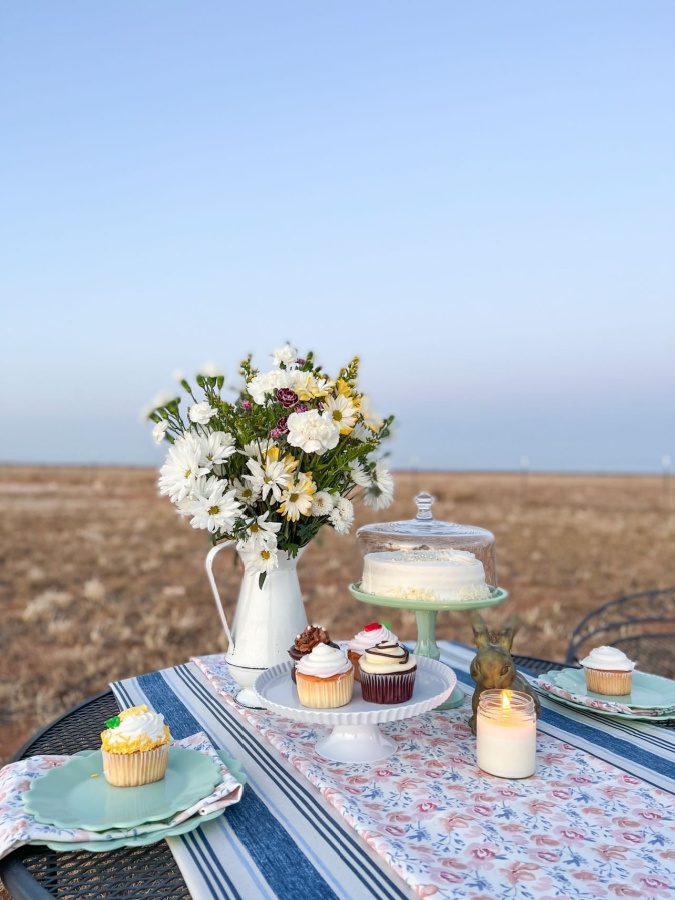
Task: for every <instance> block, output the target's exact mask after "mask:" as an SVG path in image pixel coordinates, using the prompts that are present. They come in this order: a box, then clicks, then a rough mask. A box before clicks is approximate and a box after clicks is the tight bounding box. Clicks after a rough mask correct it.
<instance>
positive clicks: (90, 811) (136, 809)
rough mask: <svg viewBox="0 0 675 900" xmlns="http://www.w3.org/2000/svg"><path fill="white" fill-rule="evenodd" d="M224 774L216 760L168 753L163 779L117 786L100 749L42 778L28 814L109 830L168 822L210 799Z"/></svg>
mask: <svg viewBox="0 0 675 900" xmlns="http://www.w3.org/2000/svg"><path fill="white" fill-rule="evenodd" d="M219 779H220V775H219V772H218V767H217V766H216V764H215V763H214V761H213V760H212V759H209V758H208V756H205V755H204V754H203V753H198V752H196V751H195V750H184V749H182V748H179V747H171V748H170V749H169V764H168V766H167V770H166V775H165V776H164V778H162V780H161V781H155V782H154V783H153V784H143V785H140V786H139V787H127V788H122V787H113V786H112V785H110V784H108V782H107V781H106V780H105V776H104V775H103V758H102V756H101V751H100V750H91V751H90V752H88V753H82V754H78V755H77V756H74V757H73V758H72V759H71V760H70V761H69V762H67V763H66V764H65V765H63V766H59V767H58V768H56V769H51V770H50V771H49V772H47V774H46V775H43V776H42V778H38V779H37V780H36V781H34V782H33V784H32V785H31V787H30V790H28V791H27V792H26V793H25V794H24V795H23V802H24V806H25V807H26V810H27V811H28V812H29V813H31V815H32V816H34V818H35V819H36V820H37V821H38V822H42V823H43V824H47V825H58V826H60V827H61V828H85V829H86V830H87V831H108V830H109V829H112V828H134V827H136V826H137V825H143V824H145V823H146V822H157V821H161V820H163V819H168V818H170V817H171V816H172V815H174V814H175V813H177V812H179V811H180V810H182V809H187V808H188V807H189V806H192V805H193V804H194V803H198V802H199V801H200V800H201V799H202V798H203V797H206V796H208V795H209V794H210V793H211V791H212V789H213V788H214V787H215V785H216V784H218V781H219Z"/></svg>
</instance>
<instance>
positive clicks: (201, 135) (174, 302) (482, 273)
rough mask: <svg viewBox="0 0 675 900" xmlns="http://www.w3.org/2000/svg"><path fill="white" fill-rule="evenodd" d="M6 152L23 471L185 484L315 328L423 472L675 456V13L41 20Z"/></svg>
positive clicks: (478, 6) (339, 7)
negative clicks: (228, 392)
mask: <svg viewBox="0 0 675 900" xmlns="http://www.w3.org/2000/svg"><path fill="white" fill-rule="evenodd" d="M0 134H1V135H2V139H1V140H0V197H1V198H2V199H1V201H0V294H1V296H2V308H3V312H2V334H3V337H4V340H3V351H2V355H1V359H0V377H2V379H3V384H4V385H5V386H7V385H10V386H11V387H10V389H7V388H6V391H5V392H4V395H3V406H4V407H5V408H4V415H3V417H2V418H3V425H4V427H3V438H2V444H1V449H0V459H2V460H5V461H15V462H22V461H46V462H48V461H52V462H119V463H127V462H128V463H151V464H152V463H154V462H157V461H158V460H159V458H160V454H159V453H158V451H157V450H156V449H155V448H154V447H153V445H152V444H151V442H150V440H149V435H148V434H146V433H145V432H144V430H143V428H142V427H141V426H140V425H139V423H138V409H139V408H140V407H141V406H142V405H143V404H144V403H145V402H146V400H147V398H148V397H149V396H150V395H152V394H154V393H155V391H156V390H158V389H160V388H162V387H164V386H167V385H170V384H171V372H172V371H173V370H174V369H182V370H184V371H186V372H189V371H191V370H192V369H193V368H194V367H196V366H197V365H198V364H199V363H201V362H203V361H204V360H207V359H214V360H217V361H219V362H221V363H222V365H223V366H224V367H225V369H226V371H227V372H228V373H230V374H232V373H233V372H234V370H235V368H236V363H237V361H238V359H239V358H240V357H241V356H242V355H243V354H244V353H245V352H246V351H248V350H252V351H255V352H256V354H257V358H258V360H259V361H261V362H263V363H264V361H265V354H267V353H268V352H269V350H271V348H272V347H274V346H276V345H278V344H279V343H281V342H283V340H285V339H286V338H287V337H290V338H292V339H293V341H294V342H295V343H297V344H298V345H299V346H301V347H306V346H313V347H315V348H316V350H317V352H318V355H319V356H320V358H321V359H322V360H323V361H324V362H325V363H326V365H327V367H328V368H331V367H332V368H335V367H337V366H338V365H339V364H340V362H341V361H342V360H343V359H346V358H348V357H349V356H350V355H351V354H353V353H355V352H358V353H360V354H361V356H362V358H363V383H364V386H365V387H366V388H367V389H368V390H369V392H370V393H371V394H372V396H373V397H374V399H375V401H376V405H377V406H378V408H379V409H381V410H382V411H383V412H394V413H397V415H398V419H399V424H398V430H397V436H396V440H395V442H394V444H393V448H392V449H393V453H394V462H395V463H396V464H397V465H400V466H410V465H414V466H419V467H436V468H517V467H518V466H519V462H520V459H521V457H522V456H524V455H527V456H528V457H529V459H530V462H531V465H532V467H533V468H535V469H536V468H539V469H561V470H574V469H577V470H579V469H581V470H584V469H586V470H624V471H649V470H658V468H659V465H660V460H661V457H662V455H663V454H666V453H669V454H671V455H672V456H673V457H675V416H674V415H673V412H674V410H673V406H674V404H673V397H674V393H675V391H674V389H675V352H674V351H675V297H674V291H673V286H674V284H675V262H674V260H675V254H674V253H673V249H674V248H675V6H674V5H673V4H672V3H671V2H658V0H655V2H650V3H649V4H638V3H634V2H630V3H627V2H615V0H611V2H610V0H599V2H595V3H591V4H589V3H587V2H566V3H541V2H532V3H528V2H514V3H509V4H505V3H501V2H500V3H497V2H495V3H486V2H482V3H481V2H478V3H471V4H470V3H461V4H460V3H453V2H445V0H444V2H421V3H416V4H414V3H409V2H406V3H402V2H392V0H387V2H365V3H355V2H346V0H341V2H322V3H315V2H293V3H286V2H275V3H262V2H261V3H257V4H234V3H224V2H200V3H197V4H187V3H166V2H161V3H160V2H140V3H133V4H132V3H118V2H116V3H113V2H99V3H96V4H92V3H91V2H69V3H50V2H43V3H35V2H30V0H25V2H22V3H20V4H14V5H13V7H11V8H10V7H8V6H5V8H4V9H3V11H2V14H1V21H0Z"/></svg>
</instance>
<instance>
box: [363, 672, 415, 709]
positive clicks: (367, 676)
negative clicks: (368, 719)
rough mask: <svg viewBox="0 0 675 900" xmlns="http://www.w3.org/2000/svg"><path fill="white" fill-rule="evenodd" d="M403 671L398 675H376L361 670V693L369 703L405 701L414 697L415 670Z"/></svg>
mask: <svg viewBox="0 0 675 900" xmlns="http://www.w3.org/2000/svg"><path fill="white" fill-rule="evenodd" d="M416 669H417V666H415V668H414V669H410V671H409V672H401V673H400V674H396V675H374V674H372V673H371V672H364V671H363V669H362V670H361V695H362V697H363V699H364V700H366V701H367V702H368V703H405V701H406V700H410V698H411V697H412V692H413V687H414V686H415V672H416Z"/></svg>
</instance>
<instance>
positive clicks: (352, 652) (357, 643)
mask: <svg viewBox="0 0 675 900" xmlns="http://www.w3.org/2000/svg"><path fill="white" fill-rule="evenodd" d="M397 641H398V638H397V637H396V635H395V634H394V633H393V632H391V631H389V629H388V628H385V627H384V625H380V623H379V622H370V624H369V625H366V626H365V628H364V629H363V631H359V633H358V634H355V635H354V637H353V638H352V639H351V641H350V642H349V643H348V644H347V655H348V656H349V659H350V660H351V662H352V665H353V666H354V678H356V680H357V681H360V680H361V671H360V665H359V663H360V661H361V657H362V656H363V654H364V653H365V652H366V650H368V649H370V647H375V646H376V645H377V644H381V643H382V642H386V643H394V644H395V643H396V642H397Z"/></svg>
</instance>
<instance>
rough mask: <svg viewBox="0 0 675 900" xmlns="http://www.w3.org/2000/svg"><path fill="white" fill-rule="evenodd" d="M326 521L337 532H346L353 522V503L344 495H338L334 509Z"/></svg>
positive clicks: (349, 529)
mask: <svg viewBox="0 0 675 900" xmlns="http://www.w3.org/2000/svg"><path fill="white" fill-rule="evenodd" d="M328 521H329V522H330V523H331V525H332V526H333V528H334V529H335V530H336V531H337V533H338V534H348V533H349V532H350V531H351V527H352V525H353V524H354V504H353V503H352V501H351V500H348V499H347V498H346V497H340V499H339V500H338V501H337V503H336V504H335V509H333V511H332V512H331V514H330V515H329V516H328Z"/></svg>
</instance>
